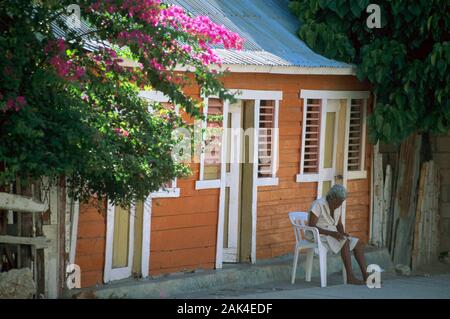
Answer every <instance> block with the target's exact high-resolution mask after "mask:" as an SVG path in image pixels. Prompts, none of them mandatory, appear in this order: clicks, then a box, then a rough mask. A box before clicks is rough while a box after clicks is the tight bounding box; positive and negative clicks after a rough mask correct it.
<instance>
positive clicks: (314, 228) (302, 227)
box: [295, 225, 321, 245]
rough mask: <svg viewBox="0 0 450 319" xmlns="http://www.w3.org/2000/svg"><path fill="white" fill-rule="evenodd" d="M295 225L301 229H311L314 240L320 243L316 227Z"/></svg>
mask: <svg viewBox="0 0 450 319" xmlns="http://www.w3.org/2000/svg"><path fill="white" fill-rule="evenodd" d="M295 226H296V227H298V228H299V229H302V230H307V231H311V232H312V233H313V235H314V242H316V243H318V244H319V245H320V244H321V242H320V234H319V229H318V228H317V227H311V226H303V225H295Z"/></svg>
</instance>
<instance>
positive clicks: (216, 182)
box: [195, 96, 229, 190]
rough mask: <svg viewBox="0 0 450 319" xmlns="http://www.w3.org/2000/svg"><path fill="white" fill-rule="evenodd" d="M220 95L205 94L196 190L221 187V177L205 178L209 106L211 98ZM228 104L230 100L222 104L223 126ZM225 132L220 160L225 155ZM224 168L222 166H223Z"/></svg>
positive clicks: (216, 97)
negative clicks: (206, 131)
mask: <svg viewBox="0 0 450 319" xmlns="http://www.w3.org/2000/svg"><path fill="white" fill-rule="evenodd" d="M218 98H219V97H218V96H208V97H206V96H203V105H204V107H203V120H202V127H201V130H202V135H201V143H202V145H201V152H200V172H199V177H198V180H197V181H195V189H196V190H201V189H213V188H220V178H219V179H207V180H205V147H206V146H205V139H206V136H205V130H206V128H207V125H208V123H207V118H208V106H209V99H218ZM228 105H229V102H228V101H223V106H222V115H223V116H224V118H223V120H222V128H223V127H224V123H225V115H224V114H225V110H227V112H228ZM224 138H225V137H224V134H222V140H221V145H222V148H221V153H220V158H221V159H220V160H221V161H222V160H223V159H222V157H223V152H224V150H225V149H224V148H223V145H224ZM221 169H222V167H221Z"/></svg>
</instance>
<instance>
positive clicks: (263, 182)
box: [256, 177, 278, 186]
mask: <svg viewBox="0 0 450 319" xmlns="http://www.w3.org/2000/svg"><path fill="white" fill-rule="evenodd" d="M277 185H278V177H265V178H258V179H257V182H256V186H277Z"/></svg>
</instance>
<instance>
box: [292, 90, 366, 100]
mask: <svg viewBox="0 0 450 319" xmlns="http://www.w3.org/2000/svg"><path fill="white" fill-rule="evenodd" d="M369 96H370V92H369V91H328V90H301V92H300V98H302V99H323V100H326V99H337V100H340V99H368V98H369Z"/></svg>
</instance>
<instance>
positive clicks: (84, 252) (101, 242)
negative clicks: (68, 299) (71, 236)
mask: <svg viewBox="0 0 450 319" xmlns="http://www.w3.org/2000/svg"><path fill="white" fill-rule="evenodd" d="M105 242H106V217H105V216H104V215H102V214H100V213H99V211H98V210H97V207H96V206H95V205H94V204H93V203H92V202H91V203H80V214H79V219H78V234H77V248H76V255H75V264H77V265H78V266H80V269H81V287H82V288H84V287H91V286H95V285H97V284H102V283H103V269H104V266H105Z"/></svg>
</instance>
